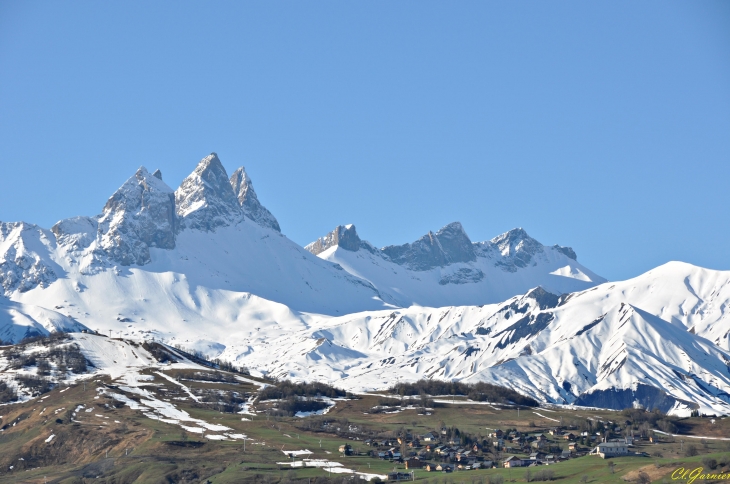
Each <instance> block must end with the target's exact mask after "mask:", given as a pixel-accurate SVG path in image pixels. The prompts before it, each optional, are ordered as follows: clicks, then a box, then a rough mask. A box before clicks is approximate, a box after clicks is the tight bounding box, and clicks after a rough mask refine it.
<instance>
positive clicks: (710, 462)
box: [702, 457, 717, 469]
mask: <svg viewBox="0 0 730 484" xmlns="http://www.w3.org/2000/svg"><path fill="white" fill-rule="evenodd" d="M702 465H703V466H705V468H708V469H714V468H715V467H717V461H716V460H715V459H713V458H711V457H704V458H703V459H702Z"/></svg>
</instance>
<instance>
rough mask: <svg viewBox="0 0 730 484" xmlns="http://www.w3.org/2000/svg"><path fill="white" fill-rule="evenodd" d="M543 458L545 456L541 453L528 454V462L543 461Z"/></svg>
mask: <svg viewBox="0 0 730 484" xmlns="http://www.w3.org/2000/svg"><path fill="white" fill-rule="evenodd" d="M544 458H545V454H543V453H542V452H533V453H531V454H530V460H543V459H544Z"/></svg>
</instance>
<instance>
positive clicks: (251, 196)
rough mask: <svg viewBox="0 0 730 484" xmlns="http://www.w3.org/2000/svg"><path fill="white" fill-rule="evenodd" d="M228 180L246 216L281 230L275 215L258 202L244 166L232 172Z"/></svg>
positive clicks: (278, 230)
mask: <svg viewBox="0 0 730 484" xmlns="http://www.w3.org/2000/svg"><path fill="white" fill-rule="evenodd" d="M230 182H231V187H232V188H233V193H234V194H235V196H236V199H238V203H239V204H240V205H241V209H243V213H244V215H245V216H246V217H248V218H250V219H251V220H253V221H254V222H256V223H257V224H259V225H261V226H262V227H267V228H270V229H273V230H276V231H277V232H281V228H280V227H279V222H278V221H277V220H276V217H274V215H272V213H271V212H269V211H268V210H267V209H266V207H264V206H263V205H261V202H259V199H258V197H257V196H256V191H254V189H253V183H251V179H250V178H249V177H248V175H247V174H246V169H245V168H244V167H240V168H239V169H237V170H236V171H234V172H233V175H231V179H230Z"/></svg>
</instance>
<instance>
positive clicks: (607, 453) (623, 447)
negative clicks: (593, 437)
mask: <svg viewBox="0 0 730 484" xmlns="http://www.w3.org/2000/svg"><path fill="white" fill-rule="evenodd" d="M628 453H629V446H628V445H627V444H626V443H625V442H601V443H600V444H598V445H597V446H596V447H595V448H594V449H593V450H592V451H591V454H595V455H599V456H601V458H602V459H605V458H607V457H618V456H621V455H628Z"/></svg>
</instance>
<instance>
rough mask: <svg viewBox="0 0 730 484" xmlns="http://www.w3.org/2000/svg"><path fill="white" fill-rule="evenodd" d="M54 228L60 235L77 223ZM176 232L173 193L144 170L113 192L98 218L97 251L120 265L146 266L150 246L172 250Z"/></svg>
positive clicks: (141, 168)
mask: <svg viewBox="0 0 730 484" xmlns="http://www.w3.org/2000/svg"><path fill="white" fill-rule="evenodd" d="M57 225H58V227H59V229H58V230H59V232H60V231H61V228H62V227H64V226H65V225H74V226H75V225H78V224H77V223H76V224H68V223H67V224H63V223H59V224H57ZM88 225H92V224H91V222H90V221H89V222H88ZM175 231H176V218H175V198H174V194H173V191H172V189H171V188H170V187H169V186H167V185H166V184H165V182H163V181H162V180H161V179H160V178H158V177H156V176H153V175H151V174H150V173H149V172H148V171H147V169H146V168H145V167H140V168H139V169H138V170H137V172H136V173H135V174H134V175H133V176H132V177H130V178H129V179H128V180H127V181H126V182H124V184H123V185H122V186H121V187H119V189H118V190H117V191H116V192H114V194H113V195H112V196H111V197H110V198H109V200H108V201H107V202H106V205H104V209H103V211H102V214H101V215H100V216H99V218H98V237H99V245H100V248H101V249H102V250H103V251H104V252H106V253H107V254H108V255H109V257H110V258H111V259H112V260H115V261H117V262H119V263H120V264H122V265H131V264H139V265H142V264H146V263H147V262H149V260H150V254H149V248H150V247H158V248H162V249H172V248H174V247H175Z"/></svg>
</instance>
